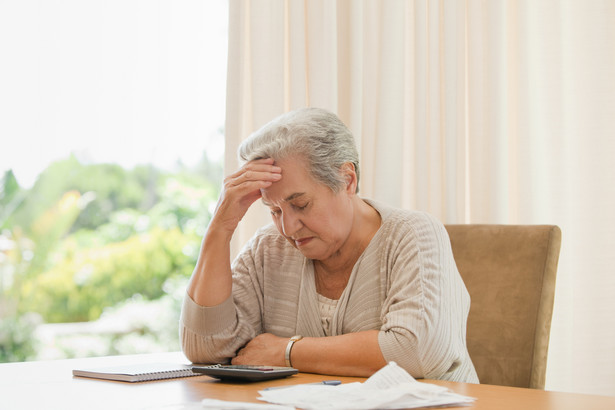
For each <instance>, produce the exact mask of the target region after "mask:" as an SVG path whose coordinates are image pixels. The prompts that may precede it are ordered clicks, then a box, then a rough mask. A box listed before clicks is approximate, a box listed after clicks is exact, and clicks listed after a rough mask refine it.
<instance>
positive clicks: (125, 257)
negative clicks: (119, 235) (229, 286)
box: [19, 228, 199, 323]
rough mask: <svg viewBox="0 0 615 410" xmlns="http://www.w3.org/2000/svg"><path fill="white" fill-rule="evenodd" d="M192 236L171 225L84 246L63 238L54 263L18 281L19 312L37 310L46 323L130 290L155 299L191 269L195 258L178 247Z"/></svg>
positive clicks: (85, 314) (95, 310)
mask: <svg viewBox="0 0 615 410" xmlns="http://www.w3.org/2000/svg"><path fill="white" fill-rule="evenodd" d="M198 240H199V238H197V237H196V236H193V235H184V234H182V232H181V231H180V230H179V229H177V228H175V229H172V230H166V231H165V230H162V229H159V228H154V229H152V230H151V231H149V232H147V233H144V234H141V235H134V236H131V237H130V238H128V239H127V240H125V241H123V242H116V243H111V244H107V245H103V246H101V247H95V248H90V249H80V248H79V246H78V245H77V243H76V242H75V241H73V240H71V239H67V240H65V241H64V242H63V247H62V249H61V250H60V251H59V252H58V256H59V258H58V261H57V263H55V264H54V266H53V267H52V268H51V269H48V270H46V271H45V272H43V273H41V274H39V275H37V276H36V277H33V278H31V279H29V280H27V281H26V282H24V283H23V284H22V289H21V293H20V300H21V303H20V305H19V311H20V312H21V313H24V312H40V313H41V315H42V316H43V318H44V319H45V321H46V322H51V323H54V322H55V323H57V322H80V321H89V320H94V319H97V318H99V317H100V315H101V313H102V312H103V309H104V308H106V307H109V306H113V305H115V304H117V303H119V302H122V301H124V300H126V299H129V298H131V297H133V296H135V295H141V296H143V297H144V298H145V299H149V300H151V299H157V298H159V297H161V296H163V295H164V292H163V288H162V286H163V284H164V282H165V281H166V280H167V279H168V278H169V277H173V276H176V275H180V276H188V275H189V274H190V273H192V269H193V268H194V262H195V261H194V258H193V256H192V255H190V254H187V253H186V252H184V249H185V248H192V247H194V244H195V243H198Z"/></svg>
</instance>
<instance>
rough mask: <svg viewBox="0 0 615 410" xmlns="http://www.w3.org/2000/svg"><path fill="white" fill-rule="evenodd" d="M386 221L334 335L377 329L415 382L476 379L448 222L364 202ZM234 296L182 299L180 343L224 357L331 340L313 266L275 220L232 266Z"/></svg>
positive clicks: (201, 355)
mask: <svg viewBox="0 0 615 410" xmlns="http://www.w3.org/2000/svg"><path fill="white" fill-rule="evenodd" d="M366 202H368V203H369V204H370V205H371V206H373V207H374V208H375V209H376V210H377V211H378V212H379V213H380V215H381V217H382V224H381V226H380V229H379V230H378V232H377V233H376V234H375V235H374V237H373V238H372V240H371V242H370V244H369V245H368V246H367V248H366V249H365V251H364V252H363V254H362V255H361V256H360V258H359V259H358V261H357V262H356V264H355V266H354V268H353V270H352V273H351V275H350V278H349V281H348V284H347V285H346V289H345V290H344V291H343V293H342V295H341V297H340V299H339V300H338V302H337V304H338V306H337V307H336V309H335V311H334V313H333V316H332V318H331V323H330V325H329V326H330V327H329V332H330V333H329V334H330V335H333V336H335V335H339V334H345V333H350V332H358V331H363V330H373V329H376V330H380V333H379V336H378V342H379V345H380V349H381V351H382V354H383V356H384V358H385V360H386V361H387V362H388V361H395V362H396V363H397V364H398V365H400V366H402V367H403V368H405V369H406V370H407V371H408V372H409V373H410V374H411V375H412V376H414V377H415V378H430V379H445V380H452V381H462V382H478V377H477V376H476V372H475V370H474V366H473V364H472V362H471V360H470V356H469V354H468V351H467V348H466V343H465V334H466V323H467V317H468V312H469V308H470V297H469V294H468V292H467V290H466V288H465V285H464V283H463V281H462V279H461V276H460V275H459V272H458V271H457V267H456V265H455V261H454V259H453V254H452V250H451V246H450V240H449V238H448V234H447V232H446V229H445V228H444V226H443V225H442V224H441V223H440V222H439V221H438V220H437V219H435V218H434V217H432V216H431V215H429V214H426V213H423V212H417V211H407V210H401V209H395V208H391V207H389V206H386V205H383V204H381V203H378V202H375V201H371V200H366ZM232 270H233V297H231V298H229V299H227V300H226V301H225V302H222V303H221V304H220V305H217V306H213V307H203V306H199V305H197V304H196V303H195V302H194V301H193V300H192V299H191V298H190V297H188V296H187V295H186V297H185V299H184V305H183V308H182V315H181V319H180V335H181V343H182V349H183V351H184V353H185V354H186V356H187V357H188V358H189V359H190V360H192V361H193V362H195V363H225V362H228V361H229V360H230V358H232V357H234V355H235V352H236V351H237V350H238V349H239V348H241V347H242V346H243V345H245V344H246V343H247V342H248V341H249V340H251V339H252V338H254V337H255V336H256V335H258V334H260V333H263V332H267V333H273V334H275V335H278V336H281V337H291V336H293V335H296V334H300V335H303V336H311V337H318V336H322V337H324V336H326V333H325V330H324V328H323V325H322V315H321V310H320V307H319V299H318V294H317V292H316V285H315V282H314V266H313V263H312V261H311V260H309V259H307V258H305V257H304V256H303V255H302V254H301V252H299V251H298V250H297V249H295V248H294V247H293V246H292V245H291V244H289V242H288V241H287V240H286V239H284V238H283V237H282V236H281V235H280V233H279V232H278V231H277V229H276V228H275V227H274V226H273V225H272V224H270V225H268V226H266V227H264V228H261V229H260V230H259V231H258V232H257V233H256V234H255V236H254V237H253V238H252V239H251V240H250V241H249V242H248V243H247V244H246V245H245V246H244V248H243V250H242V251H241V253H240V255H239V256H238V257H237V259H236V260H235V261H234V262H233V265H232Z"/></svg>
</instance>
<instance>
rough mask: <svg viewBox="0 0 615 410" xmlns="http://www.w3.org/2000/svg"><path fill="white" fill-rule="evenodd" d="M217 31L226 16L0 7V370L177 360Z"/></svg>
mask: <svg viewBox="0 0 615 410" xmlns="http://www.w3.org/2000/svg"><path fill="white" fill-rule="evenodd" d="M227 22H228V4H227V3H226V2H202V1H197V0H186V1H181V2H177V1H170V0H169V1H156V2H143V1H134V0H122V1H102V0H97V1H88V2H83V1H80V0H68V1H57V0H38V1H36V0H29V1H13V2H4V3H2V4H0V55H1V56H2V60H3V62H2V64H0V138H1V141H2V143H1V146H0V178H1V179H0V295H1V297H0V299H1V302H0V362H3V361H16V360H33V359H49V358H62V357H76V356H88V355H100V354H122V353H137V352H150V351H165V350H176V349H178V348H179V344H178V341H177V320H178V315H179V307H180V302H181V298H182V297H183V292H184V288H185V283H186V280H187V278H188V277H189V276H190V274H191V273H192V268H193V267H194V263H195V261H196V256H197V252H198V249H199V246H200V238H201V236H202V234H203V232H204V229H205V228H206V225H207V222H208V220H209V216H210V211H211V209H212V206H213V205H212V204H215V201H216V199H217V195H218V190H219V185H220V181H221V179H222V158H223V147H224V142H223V126H224V113H225V87H226V54H227Z"/></svg>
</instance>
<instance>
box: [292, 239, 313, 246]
mask: <svg viewBox="0 0 615 410" xmlns="http://www.w3.org/2000/svg"><path fill="white" fill-rule="evenodd" d="M311 240H312V238H311V237H306V238H299V239H295V245H296V246H297V248H300V247H302V246H304V245H307V243H308V242H310V241H311Z"/></svg>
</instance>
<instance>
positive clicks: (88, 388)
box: [0, 353, 615, 410]
mask: <svg viewBox="0 0 615 410" xmlns="http://www.w3.org/2000/svg"><path fill="white" fill-rule="evenodd" d="M146 362H171V363H188V362H187V360H186V359H185V357H184V356H183V355H182V354H181V353H163V354H151V355H131V356H112V357H99V358H88V359H70V360H56V361H41V362H24V363H4V364H0V409H2V410H13V409H29V410H30V409H88V410H90V409H169V410H170V409H197V408H199V405H200V401H201V400H202V399H204V398H214V399H222V400H231V401H246V402H259V401H258V400H257V399H256V397H257V396H258V393H257V392H258V390H261V389H263V388H265V387H270V386H279V385H290V384H299V383H311V382H315V381H322V380H341V381H342V382H344V383H348V382H354V381H362V380H364V379H362V378H353V377H336V376H322V375H314V374H306V373H300V374H298V375H295V376H291V377H289V378H286V379H280V380H274V381H267V382H259V383H222V382H219V381H217V380H215V379H212V378H210V377H208V376H196V377H188V378H182V379H172V380H161V381H153V382H144V383H125V382H113V381H105V380H95V379H86V378H80V377H73V376H72V370H73V369H74V368H77V367H104V366H113V365H119V364H129V363H146ZM425 382H427V383H434V384H438V385H442V386H446V387H448V388H450V389H451V390H453V391H455V392H457V393H460V394H463V395H467V396H472V397H476V398H477V401H476V402H475V403H474V405H473V406H471V407H469V408H471V409H473V410H480V409H490V410H492V409H501V410H507V409H533V410H541V409H553V410H555V409H557V410H566V409H571V410H572V409H574V410H578V409H592V410H600V409H604V410H607V409H608V410H613V409H615V397H610V396H593V395H584V394H573V393H560V392H550V391H542V390H533V389H520V388H513V387H502V386H491V385H475V384H466V383H453V382H442V381H435V380H426V381H425Z"/></svg>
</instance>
